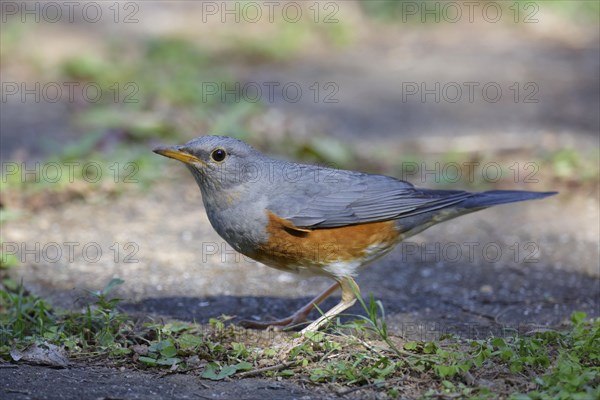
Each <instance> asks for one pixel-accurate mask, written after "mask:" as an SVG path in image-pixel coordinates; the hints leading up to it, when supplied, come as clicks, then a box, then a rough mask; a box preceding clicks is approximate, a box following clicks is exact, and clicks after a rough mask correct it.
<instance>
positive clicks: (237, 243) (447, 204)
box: [153, 135, 557, 334]
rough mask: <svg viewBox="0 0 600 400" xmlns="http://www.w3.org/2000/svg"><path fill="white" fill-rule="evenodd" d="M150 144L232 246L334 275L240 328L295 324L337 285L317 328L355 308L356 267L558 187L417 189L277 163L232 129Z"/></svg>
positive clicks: (277, 264)
mask: <svg viewBox="0 0 600 400" xmlns="http://www.w3.org/2000/svg"><path fill="white" fill-rule="evenodd" d="M153 151H154V152H155V153H157V154H160V155H162V156H165V157H169V158H172V159H175V160H178V161H181V162H183V163H184V164H185V166H186V167H187V168H188V169H189V170H190V172H191V173H192V175H193V177H194V179H195V181H196V183H197V184H198V186H199V188H200V192H201V195H202V201H203V203H204V208H205V210H206V214H207V216H208V220H209V221H210V223H211V225H212V227H213V228H214V229H215V231H216V232H217V233H218V234H219V235H220V236H221V237H222V238H223V239H224V240H225V241H226V242H227V243H229V245H231V246H232V247H233V248H234V249H235V250H236V251H238V252H239V253H242V254H244V255H246V256H248V257H250V258H252V259H254V260H256V261H258V262H261V263H263V264H265V265H267V266H269V267H272V268H276V269H279V270H282V271H287V272H294V273H300V274H305V275H312V276H314V275H317V276H325V277H328V278H330V279H332V280H333V282H332V284H331V286H329V287H328V288H327V289H326V290H325V291H323V292H322V293H321V294H319V295H318V296H316V297H315V298H314V299H312V300H311V301H310V302H309V303H307V304H306V305H305V306H303V307H302V308H300V309H299V310H297V311H296V312H295V313H293V314H292V315H290V316H289V317H286V318H282V319H278V320H275V321H264V322H261V321H248V320H245V321H242V323H241V324H242V325H243V326H245V327H247V328H255V329H265V328H273V329H290V328H294V327H297V326H298V325H300V324H302V323H305V322H306V320H307V319H308V315H309V313H310V312H311V311H312V310H313V309H314V308H315V307H317V306H318V304H319V303H321V302H322V301H324V300H325V299H327V298H328V297H330V296H331V295H332V294H333V293H335V292H336V291H337V290H338V289H341V292H342V293H341V300H340V301H339V303H338V304H337V305H335V306H334V307H333V308H331V309H329V310H328V311H327V312H325V313H324V314H322V315H321V316H320V317H319V318H318V319H316V320H315V321H313V322H312V323H310V324H309V325H308V326H306V327H305V328H304V329H302V331H301V334H306V333H307V332H315V331H318V330H319V329H320V328H322V327H323V326H324V325H325V324H327V323H328V322H329V321H330V320H331V319H333V318H334V317H336V316H337V315H339V314H340V313H342V312H343V311H345V310H346V309H348V308H349V307H351V306H352V305H353V304H354V303H355V302H356V300H357V295H358V294H359V293H360V292H359V288H358V285H357V284H356V281H355V277H356V276H357V275H358V273H359V272H361V271H362V270H363V269H364V268H365V267H366V266H367V265H369V264H371V263H372V262H373V261H375V260H376V259H378V258H380V257H382V256H383V255H385V254H386V253H388V252H389V251H391V250H392V249H393V248H394V247H395V246H396V245H397V244H398V243H400V242H401V241H402V240H404V239H406V238H408V237H410V236H413V235H415V234H417V233H419V232H422V231H423V230H425V229H427V228H429V227H430V226H433V225H435V224H438V223H440V222H443V221H447V220H450V219H453V218H456V217H459V216H461V215H464V214H468V213H471V212H474V211H478V210H482V209H485V208H488V207H491V206H495V205H499V204H504V203H512V202H518V201H524V200H534V199H541V198H544V197H547V196H551V195H554V194H556V193H557V192H531V191H512V190H492V191H485V192H468V191H463V190H438V189H426V188H418V187H415V186H414V185H413V184H411V183H409V182H406V181H403V180H400V179H396V178H394V177H390V176H385V175H377V174H369V173H363V172H357V171H350V170H344V169H336V168H329V167H323V166H318V165H310V164H300V163H295V162H291V161H284V160H279V159H276V158H272V157H270V156H268V155H266V154H263V153H261V152H259V151H258V150H256V149H255V148H253V147H252V146H250V145H248V144H247V143H245V142H243V141H241V140H239V139H236V138H232V137H228V136H218V135H205V136H200V137H198V138H195V139H192V140H190V141H189V142H187V143H185V144H183V145H173V146H159V147H157V148H155V149H154V150H153Z"/></svg>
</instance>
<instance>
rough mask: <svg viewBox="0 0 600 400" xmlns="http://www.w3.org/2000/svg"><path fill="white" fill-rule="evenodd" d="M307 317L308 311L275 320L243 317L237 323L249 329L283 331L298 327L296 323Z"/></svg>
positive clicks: (303, 320)
mask: <svg viewBox="0 0 600 400" xmlns="http://www.w3.org/2000/svg"><path fill="white" fill-rule="evenodd" d="M307 318H308V313H304V312H296V313H294V314H292V315H290V316H289V317H287V318H282V319H278V320H275V321H252V320H247V319H244V320H242V321H240V322H239V324H240V325H241V326H242V327H244V328H249V329H266V330H274V331H284V330H290V329H293V328H296V327H298V325H300V324H302V323H304V322H306V319H307Z"/></svg>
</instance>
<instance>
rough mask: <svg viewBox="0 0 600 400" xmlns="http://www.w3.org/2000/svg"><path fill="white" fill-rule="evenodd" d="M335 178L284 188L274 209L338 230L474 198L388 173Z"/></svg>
mask: <svg viewBox="0 0 600 400" xmlns="http://www.w3.org/2000/svg"><path fill="white" fill-rule="evenodd" d="M335 178H336V179H335V180H332V181H331V182H329V183H327V184H326V183H324V182H295V183H294V185H291V186H290V187H289V188H288V189H289V190H285V191H284V192H285V193H287V195H286V196H277V197H275V198H273V199H271V200H270V206H269V209H270V210H271V211H273V212H274V213H275V214H277V215H278V216H280V217H282V218H285V219H286V220H288V221H290V222H291V223H293V224H294V225H295V226H297V227H300V228H309V229H318V228H334V227H340V226H346V225H356V224H364V223H369V222H378V221H386V220H391V219H398V218H403V217H409V216H414V215H419V214H423V213H427V212H431V211H434V210H438V209H442V208H445V207H448V206H451V205H453V204H457V203H460V202H461V201H463V200H464V199H465V198H467V197H469V196H471V193H468V192H463V191H456V190H429V189H417V188H415V187H414V186H413V185H412V184H410V183H408V182H405V181H401V180H398V179H395V178H391V177H388V176H383V175H370V174H362V173H358V172H352V171H340V173H339V174H338V175H337V176H336V177H335ZM286 186H287V185H286ZM291 193H294V194H293V195H291Z"/></svg>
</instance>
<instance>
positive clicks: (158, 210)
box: [0, 24, 600, 399]
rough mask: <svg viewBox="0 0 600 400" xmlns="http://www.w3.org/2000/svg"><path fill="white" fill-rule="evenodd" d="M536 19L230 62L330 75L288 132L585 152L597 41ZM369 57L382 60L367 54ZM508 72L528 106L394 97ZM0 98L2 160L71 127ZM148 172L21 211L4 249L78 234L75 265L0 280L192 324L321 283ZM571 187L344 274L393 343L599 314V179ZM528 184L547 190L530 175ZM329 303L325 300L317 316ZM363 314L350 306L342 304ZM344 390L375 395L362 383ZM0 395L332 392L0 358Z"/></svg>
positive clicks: (289, 111) (183, 180)
mask: <svg viewBox="0 0 600 400" xmlns="http://www.w3.org/2000/svg"><path fill="white" fill-rule="evenodd" d="M541 25H543V24H540V26H539V27H537V28H536V29H537V30H536V31H535V32H533V33H532V32H529V33H528V34H523V32H519V31H515V30H511V29H509V28H506V27H505V28H497V27H494V29H493V30H490V31H486V30H485V29H483V28H482V30H481V31H479V33H481V34H482V35H483V33H485V35H484V36H483V37H482V40H481V42H475V43H473V46H472V47H465V46H461V45H460V43H462V41H465V40H467V39H468V38H471V37H473V36H477V35H476V34H474V33H473V32H469V31H459V30H453V31H451V34H448V35H445V34H444V33H443V32H442V33H440V32H437V33H431V32H423V31H422V32H421V34H416V33H406V31H403V30H402V29H404V28H405V27H400V28H393V29H397V30H396V31H394V30H393V29H392V28H381V29H392V31H391V32H390V31H387V30H386V31H385V32H386V34H387V35H386V36H385V38H382V39H381V40H378V41H374V39H373V37H374V36H371V37H370V38H369V39H368V40H364V41H363V42H360V43H359V44H358V45H357V46H355V47H353V48H352V49H347V50H344V49H341V50H339V51H338V52H337V53H336V54H333V55H328V56H327V57H321V55H320V54H317V55H315V56H313V57H307V58H305V59H303V60H302V61H299V62H297V63H294V64H293V65H287V66H285V67H281V68H278V67H277V66H268V67H265V68H262V67H260V66H258V67H255V68H253V67H252V66H243V67H240V68H239V70H240V71H242V73H243V74H245V76H246V79H247V80H249V81H251V80H260V81H264V80H269V79H271V80H278V81H287V80H296V81H298V82H307V83H306V86H309V82H310V81H312V80H318V81H320V82H325V81H328V80H336V82H338V84H339V85H340V87H341V88H342V89H343V90H340V100H341V101H340V102H339V104H337V105H334V106H323V105H322V104H315V103H314V102H310V101H307V102H305V101H303V102H301V103H299V104H290V103H287V102H279V103H276V104H274V105H272V110H271V112H273V113H278V115H283V116H284V120H285V121H293V123H295V124H297V125H300V126H301V127H300V128H297V129H298V134H299V135H308V136H310V135H312V134H313V133H312V132H316V133H321V134H322V133H323V132H325V133H328V134H331V135H332V136H335V137H337V138H341V139H343V140H344V141H345V142H347V143H348V144H349V145H350V146H352V147H353V148H355V149H364V151H367V152H369V154H374V155H376V154H377V153H376V150H377V149H378V148H386V149H388V150H390V149H392V151H393V149H395V148H397V149H402V148H403V147H410V148H419V149H422V150H427V149H428V148H429V151H430V152H433V153H435V152H441V151H442V150H443V149H448V148H452V147H453V146H457V145H460V144H461V143H467V144H468V145H469V146H471V147H472V148H478V149H486V150H490V149H492V150H493V149H505V148H509V149H511V148H513V149H514V148H524V149H531V148H536V147H539V146H542V147H543V146H546V147H547V148H550V149H556V148H561V147H562V146H571V147H575V148H578V149H586V148H594V146H595V148H597V147H598V137H597V136H596V134H597V132H598V129H599V123H598V113H597V109H598V106H599V104H600V102H599V100H598V97H599V96H598V90H597V89H598V86H599V82H598V74H597V71H598V66H599V63H600V61H599V60H600V52H599V48H598V38H597V36H596V37H591V38H589V37H588V38H587V39H583V38H582V36H581V35H578V34H577V32H574V31H568V32H566V33H565V35H564V36H563V37H560V38H557V37H556V35H557V33H556V32H554V31H553V30H552V29H551V28H548V27H547V26H546V27H544V26H541ZM99 29H100V28H99ZM573 29H575V28H573ZM392 33H395V35H396V36H394V35H392ZM405 33H406V35H405V36H402V35H404V34H405ZM400 38H402V40H401V39H400ZM487 39H490V40H493V42H494V45H495V47H494V48H493V50H489V51H488V50H487V46H488V43H489V42H488V41H486V40H487ZM513 47H516V50H514V51H512V50H511V49H512V48H513ZM482 54H483V55H482ZM374 59H379V60H381V62H377V63H373V62H371V61H370V60H374ZM466 60H470V61H469V62H467V61H466ZM349 61H355V63H354V64H351V63H349ZM440 65H445V66H447V68H440ZM452 66H454V69H453V67H452ZM415 71H416V72H415ZM514 74H516V75H518V76H519V77H523V79H525V80H535V81H536V82H537V83H538V85H539V86H540V87H541V88H542V89H541V91H540V95H539V97H540V102H539V103H538V104H535V105H523V104H514V103H511V102H503V103H501V104H497V105H494V106H492V105H490V104H487V103H485V102H484V103H482V102H479V103H476V104H474V105H472V106H468V107H463V108H460V109H457V108H456V107H455V105H452V104H448V103H445V104H444V103H442V104H419V102H417V103H415V104H406V103H403V102H402V101H401V100H400V99H399V97H398V92H399V91H396V90H394V87H396V88H397V85H399V84H401V82H400V81H401V80H402V79H404V80H406V79H405V78H402V77H403V76H406V75H408V76H409V77H410V78H409V80H411V81H430V82H431V81H436V80H437V81H450V80H456V81H467V80H480V81H485V80H488V81H489V80H497V81H499V82H508V81H510V80H511V79H513V80H515V78H514V76H515V75H514ZM556 77H560V78H561V79H557V78H556ZM564 103H566V104H568V107H563V104H564ZM2 107H3V109H4V110H6V109H7V108H6V107H13V108H11V111H13V112H11V113H5V112H3V113H2V142H3V143H2V157H3V160H6V159H10V157H11V155H13V154H15V152H16V151H17V150H19V149H20V148H22V147H24V148H25V149H27V147H30V148H35V150H32V151H31V152H30V153H28V154H29V155H30V156H31V157H37V156H38V155H39V154H41V153H43V152H44V151H47V150H44V149H38V148H37V147H36V146H37V145H38V144H36V132H37V131H38V130H39V129H41V128H40V127H43V126H46V127H47V129H48V132H52V131H55V132H56V135H57V137H58V138H60V140H64V137H62V136H61V135H66V136H67V137H68V136H69V135H76V134H77V133H76V128H73V127H72V126H67V127H65V126H64V119H68V116H67V115H66V112H67V111H66V110H67V109H65V108H60V107H58V106H51V107H55V108H53V109H52V110H51V111H49V113H50V116H49V115H48V114H45V113H43V112H34V111H35V110H37V109H38V108H39V107H40V106H39V105H37V104H36V105H32V106H30V105H27V104H13V105H10V104H3V105H2ZM28 107H35V110H34V108H28ZM557 109H560V110H561V112H557V111H556V110H557ZM24 115H27V118H26V120H23V116H24ZM431 115H435V118H433V117H431ZM45 124H46V125H45ZM48 124H49V125H48ZM291 129H294V128H291ZM71 130H72V131H71ZM224 133H226V132H224ZM52 136H53V135H50V138H51V137H52ZM275 139H276V136H275ZM50 147H51V146H50ZM149 151H150V149H149ZM157 157H158V156H157ZM148 168H152V166H149V167H148ZM153 173H155V174H164V176H165V179H164V180H163V181H160V182H159V183H157V184H155V185H153V186H152V187H150V188H149V189H147V190H145V191H138V190H137V189H135V188H132V189H129V188H127V189H126V190H125V191H124V192H123V194H122V195H120V196H117V197H114V196H104V195H98V196H94V197H92V198H89V199H86V200H85V201H72V202H68V203H65V204H60V205H58V206H55V207H45V208H42V209H38V210H36V211H31V210H26V209H25V210H23V211H22V214H21V216H20V217H19V218H18V219H16V220H12V221H8V222H5V223H3V227H2V240H3V241H4V242H14V243H27V244H28V245H30V246H33V244H35V243H40V246H41V247H42V248H43V247H44V245H46V244H49V243H58V244H59V246H61V247H62V249H63V250H64V249H65V248H66V245H65V243H67V242H69V243H71V242H75V243H78V245H77V246H78V247H77V248H76V253H75V257H74V259H73V260H68V259H67V258H66V254H65V255H64V256H63V257H61V259H60V260H58V261H56V262H50V261H48V260H46V259H44V258H43V257H42V258H41V259H40V260H39V261H38V260H35V259H32V256H29V258H28V259H26V260H25V262H23V263H22V266H20V267H19V268H17V269H14V270H13V271H12V272H11V273H12V274H13V277H14V278H15V279H18V280H21V279H22V281H23V283H24V285H25V287H26V288H27V289H28V290H30V291H32V292H33V293H35V294H38V295H40V296H42V297H44V298H47V299H49V301H51V302H52V303H53V304H56V305H59V306H62V307H67V308H75V309H76V308H78V307H80V306H81V304H82V302H81V299H82V298H84V297H85V290H97V289H99V288H102V287H103V286H104V285H105V284H106V283H107V282H108V281H109V280H110V279H111V278H117V277H118V278H121V279H123V280H125V284H123V285H121V286H120V287H119V288H118V289H117V291H116V295H118V296H119V297H122V298H124V299H125V303H124V305H123V309H124V310H125V311H127V312H129V313H132V314H140V315H150V316H152V317H153V318H156V319H160V318H165V319H173V318H175V319H182V320H186V321H197V322H200V323H207V322H208V319H209V318H212V317H216V316H219V315H222V314H225V315H233V316H235V317H236V318H238V319H243V318H254V319H268V318H276V317H282V316H287V315H288V314H289V313H291V312H292V311H294V310H295V309H296V308H297V307H299V306H300V305H302V304H303V303H305V302H306V301H308V300H309V299H310V298H312V297H313V296H314V295H316V294H317V293H319V292H320V291H321V290H323V289H324V288H326V287H327V286H328V285H329V282H328V281H327V280H325V279H321V278H304V277H297V276H295V275H291V274H286V273H282V272H279V271H275V270H272V269H270V268H268V267H265V266H263V265H260V264H257V263H255V262H252V261H250V260H246V259H245V258H243V257H240V256H239V255H235V254H234V253H233V252H232V251H231V248H230V247H228V245H227V244H226V243H224V241H223V240H222V239H221V238H220V237H218V236H217V234H216V233H215V232H214V231H213V230H212V228H211V227H210V224H209V222H208V220H207V217H206V214H205V212H204V210H203V206H202V202H201V197H200V193H199V191H198V190H197V188H196V187H195V184H194V182H193V179H192V178H191V176H189V173H188V172H187V171H186V170H185V169H184V168H183V167H181V166H179V165H173V166H169V167H168V168H166V169H164V168H158V167H157V168H156V170H155V171H154V172H153ZM415 183H417V184H418V183H419V182H415ZM520 188H521V189H522V188H523V187H520ZM584 188H585V189H583V190H582V189H581V188H575V189H573V190H570V189H569V188H565V189H566V190H561V193H560V194H559V195H558V196H554V197H552V198H547V199H544V200H542V201H536V202H528V203H522V204H512V205H505V206H501V207H497V208H494V209H490V210H485V211H482V212H478V213H475V214H472V215H468V216H464V217H461V218H460V219H457V220H454V221H452V222H449V223H445V224H441V225H438V226H436V227H433V228H430V229H429V230H427V231H425V232H423V233H422V234H420V235H418V236H416V237H413V238H410V239H409V240H408V241H407V242H406V243H404V244H401V245H400V246H398V248H396V249H395V250H394V251H393V252H391V253H390V254H389V255H388V256H386V257H385V258H382V259H381V260H379V261H377V262H376V263H375V264H373V265H372V266H370V267H369V268H368V269H367V270H365V271H363V272H362V274H361V275H360V276H359V278H358V279H357V282H358V284H359V286H360V287H361V290H362V293H363V295H365V296H366V295H368V294H369V293H370V292H372V293H373V295H374V296H375V297H376V298H377V299H380V300H381V301H382V302H383V304H384V306H385V310H386V316H387V321H388V327H389V330H390V331H391V333H392V334H393V335H402V336H404V337H406V338H410V339H416V340H433V339H436V338H439V336H440V335H442V334H444V333H458V334H460V335H462V336H464V337H470V338H482V337H486V336H489V335H490V334H495V335H502V334H513V333H514V332H515V330H517V331H520V332H527V331H529V330H531V329H534V328H537V327H556V326H559V325H561V323H563V322H564V321H565V320H567V319H568V317H569V315H570V314H571V313H572V312H573V311H576V310H577V311H585V312H586V313H588V316H590V317H597V316H600V308H599V299H600V281H599V278H600V267H599V263H598V259H599V257H600V254H599V247H598V240H599V237H600V232H599V230H600V227H599V224H598V222H599V221H600V206H599V204H600V203H599V201H600V198H599V194H598V191H597V187H595V186H585V187H584ZM526 189H530V190H536V189H539V190H550V189H552V188H551V187H548V185H545V184H544V183H540V185H539V186H535V185H533V186H528V187H526ZM89 243H93V244H94V246H95V248H100V249H101V250H102V255H101V256H99V257H98V260H94V261H91V262H90V260H89V259H88V260H86V259H85V257H84V255H83V254H82V253H81V250H82V248H83V246H84V245H85V244H89ZM115 244H116V247H117V248H118V249H119V254H118V255H117V256H116V259H115V250H114V249H115V247H114V245H115ZM456 251H459V252H460V255H458V256H457V255H456V253H455V252H456ZM131 252H133V253H131ZM128 254H129V255H131V259H127V258H126V256H127V255H128ZM336 301H337V298H332V299H330V300H328V302H327V303H325V304H324V305H323V308H324V309H326V308H328V307H329V306H331V305H333V304H334V303H335V302H336ZM362 313H363V311H362V310H361V309H360V307H359V306H355V307H353V308H351V309H350V310H348V312H347V314H362ZM312 317H315V314H313V315H312ZM345 318H348V317H345ZM235 321H237V319H234V320H233V322H235ZM352 396H355V397H357V398H358V397H361V398H364V397H366V398H369V397H372V398H375V396H376V394H375V393H374V392H369V391H368V390H367V391H361V392H356V393H354V394H353V395H351V397H352ZM0 397H1V398H3V399H69V398H75V397H77V398H81V399H138V398H140V399H142V398H177V399H179V398H181V399H188V398H190V399H194V398H200V399H202V398H212V399H214V398H216V399H219V398H232V397H235V398H241V399H246V398H247V399H250V398H264V399H313V398H333V397H337V395H336V394H335V392H334V391H333V390H332V389H331V388H320V387H318V386H315V385H312V384H306V385H305V384H302V383H298V382H296V383H292V382H286V381H276V380H271V379H242V380H232V381H223V382H212V381H205V380H200V379H199V378H197V377H193V376H186V375H169V376H164V377H161V376H159V375H158V374H155V373H148V372H144V371H136V370H118V369H111V368H104V367H100V366H89V365H86V364H81V363H79V364H75V365H74V366H72V367H69V368H68V369H63V370H58V369H50V368H44V367H35V366H28V365H6V364H4V365H0Z"/></svg>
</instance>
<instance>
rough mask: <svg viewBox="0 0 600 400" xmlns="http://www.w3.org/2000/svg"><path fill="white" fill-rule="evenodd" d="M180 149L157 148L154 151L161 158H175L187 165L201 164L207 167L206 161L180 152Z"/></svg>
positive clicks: (176, 147) (169, 147) (175, 147)
mask: <svg viewBox="0 0 600 400" xmlns="http://www.w3.org/2000/svg"><path fill="white" fill-rule="evenodd" d="M178 147H179V146H161V147H157V148H155V149H154V150H152V151H153V152H155V153H156V154H160V155H161V156H165V157H169V158H173V159H175V160H179V161H181V162H184V163H186V164H192V163H200V164H202V165H205V162H204V161H202V160H201V159H199V158H198V157H196V156H194V155H192V154H189V153H187V152H185V151H182V150H179V148H178Z"/></svg>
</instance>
